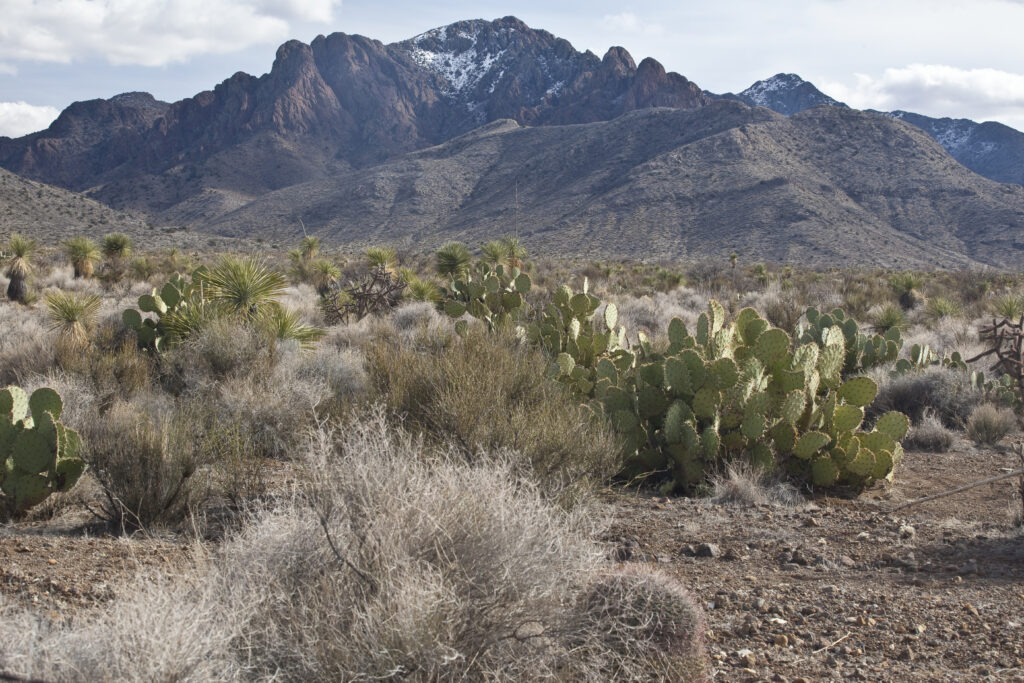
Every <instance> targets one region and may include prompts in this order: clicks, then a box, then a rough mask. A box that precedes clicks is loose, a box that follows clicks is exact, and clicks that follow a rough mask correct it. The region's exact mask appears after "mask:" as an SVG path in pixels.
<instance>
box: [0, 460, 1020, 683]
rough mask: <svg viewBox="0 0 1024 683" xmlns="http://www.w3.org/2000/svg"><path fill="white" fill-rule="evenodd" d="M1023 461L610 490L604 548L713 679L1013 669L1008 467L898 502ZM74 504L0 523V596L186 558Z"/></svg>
mask: <svg viewBox="0 0 1024 683" xmlns="http://www.w3.org/2000/svg"><path fill="white" fill-rule="evenodd" d="M1015 467H1019V460H1018V456H1017V455H1016V454H1015V453H1013V452H1012V451H1011V450H1010V449H1008V448H1006V449H987V450H979V449H975V448H973V447H972V446H971V445H970V444H969V443H967V442H961V443H959V444H958V446H957V448H956V449H955V450H954V451H951V452H949V453H946V454H941V455H939V454H930V453H908V455H907V457H906V458H905V459H904V461H903V463H902V465H901V468H900V470H899V472H898V473H897V483H896V484H895V485H893V486H890V487H888V488H884V489H883V488H879V489H876V490H873V491H870V492H868V493H867V494H865V495H863V496H861V497H860V498H858V499H842V498H831V497H819V498H811V499H810V500H806V501H798V502H797V504H795V505H792V504H789V505H787V504H782V503H778V502H774V503H762V504H745V503H743V502H723V503H714V502H710V501H708V500H706V499H705V500H690V499H683V498H663V497H656V496H652V495H646V494H643V493H641V494H635V493H631V492H630V493H624V492H608V493H606V494H604V495H602V498H601V505H602V506H603V507H604V509H605V511H606V512H607V514H608V516H609V519H610V524H609V527H608V529H607V531H606V532H605V534H604V536H603V540H604V541H605V542H607V544H608V546H609V553H610V555H611V556H612V557H614V558H616V560H618V561H622V562H649V563H656V564H658V565H659V566H660V567H661V568H662V569H664V570H665V571H668V572H670V573H672V574H675V575H677V576H679V577H680V578H681V579H682V580H683V581H684V582H685V583H686V584H687V585H688V586H690V587H691V589H692V591H693V593H694V595H695V596H697V597H698V599H699V600H700V602H701V603H702V604H703V606H704V608H705V610H706V612H707V645H708V651H709V654H710V656H711V658H712V662H713V664H714V667H715V670H714V679H715V680H721V681H789V682H790V683H796V682H797V681H801V680H802V681H846V680H886V681H983V680H1000V681H1003V680H1007V681H1024V531H1022V530H1021V529H1020V528H1019V527H1016V526H1014V516H1015V513H1016V512H1017V511H1018V510H1019V507H1020V503H1019V501H1018V500H1015V499H1014V498H1013V490H1014V488H1015V487H1016V486H1018V481H1017V480H1016V479H1009V480H1004V481H1002V482H998V483H996V484H992V485H985V486H982V487H978V488H974V489H971V490H970V491H966V492H963V493H960V494H957V495H955V496H950V497H946V498H941V499H938V500H934V501H931V502H927V503H922V504H919V505H915V506H912V507H908V508H905V509H903V510H900V511H896V512H893V511H892V509H893V508H894V507H896V506H897V505H899V504H900V503H903V502H907V501H910V500H915V499H917V498H920V497H923V496H926V495H929V494H932V493H938V492H941V491H944V490H947V489H950V488H953V487H955V486H957V485H960V484H963V483H965V482H968V481H972V480H976V479H982V478H985V477H987V476H993V475H997V474H1000V473H1001V472H1004V471H1009V470H1010V469H1011V468H1015ZM87 528H88V527H83V526H81V523H80V522H79V523H76V521H75V518H74V516H70V517H69V516H64V517H62V518H61V519H60V521H50V522H35V523H25V524H19V525H9V526H7V527H3V528H0V595H2V596H3V597H5V598H7V599H9V600H10V601H12V602H15V603H21V604H31V605H32V606H33V607H35V608H36V609H38V610H40V611H41V612H42V613H45V614H47V615H48V616H50V617H57V618H58V619H59V618H63V617H67V616H70V615H71V614H73V613H75V612H77V611H79V610H83V609H89V608H91V607H94V606H96V605H99V604H102V603H104V602H106V601H108V600H110V599H111V598H113V597H114V596H115V595H116V592H117V586H118V584H120V583H123V582H126V581H128V580H130V579H131V578H133V577H134V576H135V575H136V574H138V573H139V572H150V571H153V570H157V571H160V572H168V573H175V572H180V571H184V570H186V568H187V567H189V566H190V564H191V562H192V560H191V558H192V553H191V548H190V545H189V544H188V543H187V542H185V541H182V540H181V539H180V538H174V537H163V538H161V537H151V536H146V535H141V534H136V535H135V536H134V537H132V538H130V539H127V538H123V537H116V536H110V535H108V534H104V533H100V532H98V531H96V530H93V532H87V531H83V529H87Z"/></svg>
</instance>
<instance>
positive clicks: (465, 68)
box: [410, 29, 506, 95]
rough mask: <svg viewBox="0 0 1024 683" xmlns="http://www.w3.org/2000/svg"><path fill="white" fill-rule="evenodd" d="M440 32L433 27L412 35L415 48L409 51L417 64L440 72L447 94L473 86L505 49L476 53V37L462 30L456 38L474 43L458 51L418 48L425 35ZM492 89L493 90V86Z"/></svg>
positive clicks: (464, 90) (434, 36) (434, 34)
mask: <svg viewBox="0 0 1024 683" xmlns="http://www.w3.org/2000/svg"><path fill="white" fill-rule="evenodd" d="M442 32H443V29H434V30H432V31H427V32H426V33H421V34H420V35H418V36H416V37H415V38H413V40H412V42H413V45H416V46H417V47H414V48H412V49H411V50H410V55H411V56H412V58H413V61H415V62H416V63H417V64H419V65H420V66H422V67H423V68H425V69H428V70H430V71H433V72H434V73H436V74H439V75H440V76H441V78H443V79H444V80H445V82H446V83H447V84H448V87H447V88H446V89H445V94H448V95H459V94H462V93H464V92H466V91H467V90H470V89H472V88H473V87H475V86H476V85H477V83H479V82H480V81H481V80H482V79H483V77H484V76H486V75H487V73H488V72H489V71H490V70H491V67H493V66H494V63H495V62H497V61H498V60H499V59H501V57H502V55H504V54H505V52H506V51H505V50H500V51H499V52H498V53H497V54H489V53H484V54H480V53H478V52H477V49H476V44H477V37H476V36H475V35H472V34H470V33H466V32H465V31H460V32H459V37H460V38H465V39H467V40H471V41H472V42H473V45H472V46H471V47H469V48H468V49H466V50H463V51H461V52H456V51H454V50H449V51H442V52H435V51H432V50H427V49H424V48H422V47H418V46H419V45H421V44H422V42H423V41H424V40H426V39H427V38H428V37H429V38H439V37H442V35H443V33H442ZM499 78H500V76H499ZM491 92H494V86H493V85H492V86H491Z"/></svg>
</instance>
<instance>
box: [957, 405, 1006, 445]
mask: <svg viewBox="0 0 1024 683" xmlns="http://www.w3.org/2000/svg"><path fill="white" fill-rule="evenodd" d="M1016 426H1017V417H1016V415H1014V413H1013V411H1012V410H1010V409H1009V408H997V407H995V406H994V405H992V404H991V403H984V404H982V405H980V406H978V407H977V408H975V409H974V411H973V412H972V413H971V417H970V418H969V419H968V420H967V436H969V437H971V441H973V442H974V443H976V444H978V445H979V446H994V445H995V444H996V443H998V442H999V441H1000V440H1001V439H1002V438H1003V437H1005V436H1006V435H1007V434H1009V433H1010V432H1012V431H1013V430H1014V428H1015V427H1016Z"/></svg>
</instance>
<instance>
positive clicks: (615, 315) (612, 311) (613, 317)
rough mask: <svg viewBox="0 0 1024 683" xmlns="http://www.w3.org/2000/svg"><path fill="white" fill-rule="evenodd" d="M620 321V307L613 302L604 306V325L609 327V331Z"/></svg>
mask: <svg viewBox="0 0 1024 683" xmlns="http://www.w3.org/2000/svg"><path fill="white" fill-rule="evenodd" d="M618 322H619V309H618V308H617V307H616V306H615V304H613V303H609V304H608V305H607V306H605V307H604V326H605V327H606V328H608V331H609V332H610V331H612V330H614V329H615V326H616V325H617V324H618Z"/></svg>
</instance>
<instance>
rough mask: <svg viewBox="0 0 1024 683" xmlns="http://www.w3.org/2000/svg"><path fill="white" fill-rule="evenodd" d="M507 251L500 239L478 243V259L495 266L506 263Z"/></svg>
mask: <svg viewBox="0 0 1024 683" xmlns="http://www.w3.org/2000/svg"><path fill="white" fill-rule="evenodd" d="M507 254H508V251H507V250H506V249H505V245H504V244H502V243H501V240H491V241H490V242H485V243H484V244H482V245H480V260H481V261H483V262H484V263H487V264H490V265H492V266H496V265H499V264H502V265H504V264H505V263H506V259H507Z"/></svg>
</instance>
